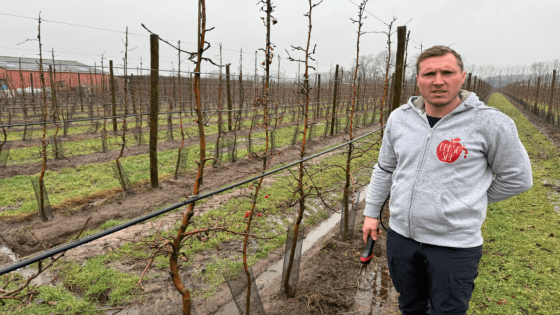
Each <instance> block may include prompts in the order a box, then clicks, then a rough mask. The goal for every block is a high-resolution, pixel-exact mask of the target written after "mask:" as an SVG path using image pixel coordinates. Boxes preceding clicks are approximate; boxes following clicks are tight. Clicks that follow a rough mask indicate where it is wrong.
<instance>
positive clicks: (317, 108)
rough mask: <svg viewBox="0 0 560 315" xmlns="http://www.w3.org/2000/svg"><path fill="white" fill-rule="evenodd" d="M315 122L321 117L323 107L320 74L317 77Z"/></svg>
mask: <svg viewBox="0 0 560 315" xmlns="http://www.w3.org/2000/svg"><path fill="white" fill-rule="evenodd" d="M315 103H316V104H315V120H317V118H318V117H319V115H320V112H319V108H320V106H321V104H320V103H321V75H320V74H318V75H317V100H315Z"/></svg>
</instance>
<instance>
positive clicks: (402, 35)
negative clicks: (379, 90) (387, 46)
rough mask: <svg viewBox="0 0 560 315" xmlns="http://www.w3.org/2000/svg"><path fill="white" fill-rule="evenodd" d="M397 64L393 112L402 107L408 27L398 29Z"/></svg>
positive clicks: (393, 92) (393, 91)
mask: <svg viewBox="0 0 560 315" xmlns="http://www.w3.org/2000/svg"><path fill="white" fill-rule="evenodd" d="M397 38H398V39H397V60H396V62H397V64H396V65H395V73H394V78H393V80H392V81H393V83H392V85H393V87H392V103H391V112H392V111H394V110H395V109H397V108H398V107H399V106H400V105H401V94H402V81H403V70H404V50H405V45H406V26H399V27H397Z"/></svg>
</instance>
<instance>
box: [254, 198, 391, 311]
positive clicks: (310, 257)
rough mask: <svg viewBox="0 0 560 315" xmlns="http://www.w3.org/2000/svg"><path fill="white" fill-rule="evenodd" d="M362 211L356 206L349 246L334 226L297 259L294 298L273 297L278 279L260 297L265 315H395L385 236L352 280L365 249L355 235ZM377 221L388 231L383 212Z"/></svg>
mask: <svg viewBox="0 0 560 315" xmlns="http://www.w3.org/2000/svg"><path fill="white" fill-rule="evenodd" d="M364 207H365V202H362V203H361V204H360V207H359V208H358V213H357V215H356V226H355V229H354V237H353V239H352V241H351V242H350V241H348V242H347V241H344V240H342V238H341V237H340V232H339V230H340V228H339V225H338V224H337V225H336V226H335V227H334V228H333V229H332V230H331V231H330V232H329V233H328V234H327V235H325V237H323V239H322V240H320V241H318V242H317V243H316V244H315V245H314V246H313V248H312V249H311V250H309V251H308V252H306V253H305V254H304V255H303V257H302V264H301V271H300V275H299V284H298V288H297V292H296V295H295V297H293V298H287V297H286V296H285V295H284V294H280V293H279V291H280V281H281V277H277V278H276V280H275V281H274V282H273V283H272V284H271V285H270V286H268V287H267V288H266V289H265V290H264V291H263V292H261V299H262V302H263V305H264V307H265V310H266V314H268V315H288V314H333V315H336V314H357V315H366V314H371V315H374V314H387V315H388V314H400V312H399V310H398V301H397V298H398V293H397V292H396V291H395V289H394V287H393V283H392V281H391V277H390V274H389V270H388V265H387V251H386V246H387V242H386V237H387V233H386V232H385V231H383V234H382V235H381V237H380V238H379V239H378V240H377V242H376V244H375V247H374V258H373V261H372V262H371V264H370V265H369V266H368V269H367V271H366V272H365V275H364V276H361V277H358V273H359V271H360V268H361V263H360V262H359V257H360V255H361V253H362V251H363V250H364V248H365V245H364V241H363V239H362V231H361V227H362V225H363V222H364V216H363V214H362V212H363V209H364ZM382 219H383V222H385V226H387V227H388V222H389V211H388V208H387V207H385V209H384V210H383V217H382Z"/></svg>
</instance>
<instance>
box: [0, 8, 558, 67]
mask: <svg viewBox="0 0 560 315" xmlns="http://www.w3.org/2000/svg"><path fill="white" fill-rule="evenodd" d="M352 1H353V2H354V3H359V1H360V0H352ZM256 2H257V0H214V1H213V0H207V25H208V27H215V28H216V29H215V30H214V31H212V32H210V33H208V35H207V40H208V41H209V42H211V43H212V44H213V47H217V45H216V43H220V42H221V43H222V44H223V47H224V49H227V50H226V51H224V54H223V58H224V63H232V66H233V67H234V68H237V66H238V65H239V50H240V49H241V48H243V51H244V52H246V53H245V54H244V55H243V67H244V72H246V73H248V72H253V68H254V52H255V51H256V50H257V49H258V48H259V47H263V46H264V43H265V28H264V27H263V26H262V21H261V19H260V17H261V16H264V14H263V13H262V12H260V11H259V6H257V5H256ZM273 4H274V5H276V11H275V13H274V15H275V16H276V17H277V19H278V24H276V25H275V26H274V27H273V28H272V37H271V38H272V42H274V43H275V44H276V46H277V49H276V52H278V53H279V54H280V56H281V57H282V58H283V60H282V62H281V68H282V69H283V70H284V71H286V72H290V73H293V72H294V70H296V69H297V66H296V65H295V64H294V63H290V62H288V61H287V60H286V57H287V55H286V52H285V49H286V48H289V45H301V46H303V45H305V43H306V39H307V34H306V31H307V19H306V18H305V17H304V16H303V14H304V13H305V12H307V10H308V2H307V1H305V0H276V1H273ZM196 10H197V1H196V0H184V1H177V0H159V1H153V0H151V1H146V0H135V1H130V0H119V1H114V0H113V1H109V0H96V1H76V0H73V1H70V0H49V1H44V0H42V1H39V0H35V1H28V0H18V1H10V2H8V1H5V3H3V5H2V6H1V7H0V13H2V14H4V15H0V29H1V30H2V35H1V38H2V41H1V42H0V55H3V56H16V57H35V56H37V47H38V45H37V42H27V43H24V44H21V45H18V43H21V42H22V41H24V40H25V39H26V38H36V36H37V21H36V20H32V19H25V18H21V17H13V16H8V15H5V14H11V15H19V16H24V17H37V16H38V14H39V11H41V12H42V13H41V16H42V18H43V19H47V20H52V21H58V22H65V23H70V24H77V25H84V26H91V27H97V28H103V29H109V30H117V31H123V32H124V30H125V28H126V27H127V26H128V27H129V32H131V33H134V34H139V35H147V34H148V33H147V32H146V31H145V30H144V29H143V28H142V27H141V25H140V23H144V24H145V25H146V26H148V27H149V28H150V29H151V30H152V31H154V32H156V33H158V34H160V36H161V37H163V38H166V39H170V40H173V41H174V42H176V41H177V40H179V39H180V40H181V41H182V43H183V44H182V47H183V48H185V49H186V50H191V49H194V45H192V44H189V43H195V42H196ZM366 10H367V11H368V12H369V13H370V14H373V15H375V16H376V17H378V18H379V19H381V20H383V21H385V22H389V21H390V20H392V18H393V17H396V18H397V21H396V22H395V25H397V26H399V25H403V24H404V23H407V22H408V24H407V27H408V29H409V30H410V31H411V38H412V40H413V41H414V42H410V44H409V53H410V54H415V53H418V52H419V49H418V48H419V43H422V44H423V46H424V47H429V46H432V45H437V44H441V45H451V44H453V45H452V48H454V49H455V50H457V51H458V52H459V53H460V54H461V55H463V57H464V58H465V59H466V61H467V62H469V63H471V64H472V63H474V64H477V65H480V64H494V65H514V64H521V63H525V64H528V63H531V62H535V61H549V60H552V59H558V58H560V40H558V34H559V32H560V22H559V19H558V17H557V14H558V12H560V1H557V0H533V1H521V0H492V1H487V0H472V1H469V2H465V1H451V0H422V1H418V0H416V1H405V0H391V1H379V0H376V1H374V0H370V1H369V2H368V4H367V7H366ZM356 15H357V7H356V6H355V5H354V4H353V3H352V2H351V1H349V0H324V1H323V3H322V4H321V5H320V6H318V7H316V8H315V9H314V10H313V33H312V43H313V44H317V50H316V58H317V60H318V62H319V71H326V70H328V69H329V68H330V67H331V65H334V64H337V63H338V64H341V65H342V66H345V67H349V66H350V63H351V60H352V59H353V58H354V56H355V54H356V26H355V25H354V24H352V22H351V21H350V18H355V17H356ZM411 19H412V20H411ZM409 20H410V21H409ZM364 30H366V31H385V30H386V26H385V25H384V24H383V23H382V22H380V21H378V20H376V19H375V18H374V17H373V16H368V18H367V19H366V20H365V25H364ZM394 37H395V38H394V40H395V41H396V34H395V36H394ZM42 38H43V45H44V46H43V47H44V49H45V50H50V49H51V48H54V50H55V54H56V58H57V59H63V60H77V61H80V62H83V63H86V64H90V65H93V63H94V62H97V63H98V64H99V62H100V60H101V54H103V53H105V56H106V57H107V59H113V60H115V63H118V64H120V63H122V61H121V59H122V57H123V50H124V46H123V42H122V40H123V39H124V34H122V33H116V32H110V31H102V30H94V29H88V28H83V27H77V26H71V25H64V24H57V23H52V22H45V23H42ZM130 48H131V49H132V48H136V49H135V50H133V51H131V52H130V53H129V58H130V66H132V67H135V66H137V65H138V64H139V61H140V58H141V57H142V58H143V60H144V64H145V65H147V64H148V61H149V38H148V37H146V36H138V35H131V36H130ZM384 49H386V37H385V35H383V34H368V35H365V36H364V38H363V41H362V44H361V52H362V54H370V53H373V54H376V53H378V52H380V51H382V50H384ZM160 54H161V56H160V60H161V64H160V67H161V68H166V69H170V68H171V62H172V61H174V62H176V60H177V56H176V53H175V52H174V51H173V49H171V48H169V47H166V46H165V44H163V43H161V44H160ZM217 55H218V50H217V49H212V48H211V49H210V50H209V51H208V52H207V56H210V57H217ZM49 56H50V55H49ZM262 59H263V58H262V56H260V57H259V63H260V61H262ZM275 62H276V60H275ZM175 65H176V64H175ZM189 66H190V65H189V64H188V63H185V64H184V65H183V69H185V68H188V67H189ZM190 67H191V68H192V66H190ZM273 67H274V68H276V67H277V64H273ZM205 69H206V70H212V69H211V67H209V66H206V68H205Z"/></svg>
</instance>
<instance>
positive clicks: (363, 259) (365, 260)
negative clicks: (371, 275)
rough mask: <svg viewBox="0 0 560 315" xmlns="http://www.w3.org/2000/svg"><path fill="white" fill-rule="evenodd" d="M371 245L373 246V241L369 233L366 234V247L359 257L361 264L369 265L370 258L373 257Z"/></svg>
mask: <svg viewBox="0 0 560 315" xmlns="http://www.w3.org/2000/svg"><path fill="white" fill-rule="evenodd" d="M373 246H375V241H374V240H373V238H371V235H368V238H367V243H366V249H365V250H364V252H363V253H362V256H361V257H360V262H361V263H362V264H363V265H369V263H370V262H371V258H372V257H373Z"/></svg>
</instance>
